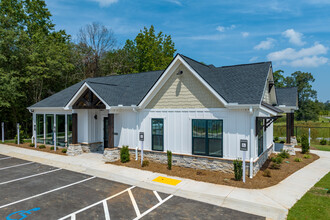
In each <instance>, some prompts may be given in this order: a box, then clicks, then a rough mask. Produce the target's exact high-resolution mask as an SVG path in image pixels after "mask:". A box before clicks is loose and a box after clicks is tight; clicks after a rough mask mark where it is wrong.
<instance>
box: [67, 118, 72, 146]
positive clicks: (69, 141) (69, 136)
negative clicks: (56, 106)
mask: <svg viewBox="0 0 330 220" xmlns="http://www.w3.org/2000/svg"><path fill="white" fill-rule="evenodd" d="M67 117H68V119H67V120H68V121H67V123H68V125H67V126H68V140H67V141H68V143H67V146H69V144H71V143H72V115H67Z"/></svg>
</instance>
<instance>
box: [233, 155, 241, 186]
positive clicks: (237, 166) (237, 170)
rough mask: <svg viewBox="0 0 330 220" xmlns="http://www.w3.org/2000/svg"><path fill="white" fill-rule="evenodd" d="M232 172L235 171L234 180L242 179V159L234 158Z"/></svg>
mask: <svg viewBox="0 0 330 220" xmlns="http://www.w3.org/2000/svg"><path fill="white" fill-rule="evenodd" d="M234 173H235V180H237V181H239V180H241V179H242V175H243V169H242V161H241V160H239V159H237V160H234Z"/></svg>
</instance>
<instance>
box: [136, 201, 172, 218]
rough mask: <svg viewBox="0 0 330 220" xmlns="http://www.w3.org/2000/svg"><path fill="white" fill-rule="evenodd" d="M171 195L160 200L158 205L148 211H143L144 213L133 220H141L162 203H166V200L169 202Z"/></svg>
mask: <svg viewBox="0 0 330 220" xmlns="http://www.w3.org/2000/svg"><path fill="white" fill-rule="evenodd" d="M172 197H173V195H170V196H168V197H166V199H164V200H162V201H161V202H160V203H158V204H157V205H155V206H153V207H151V208H150V209H148V210H147V211H145V212H144V213H142V215H140V216H138V217H136V218H135V219H134V220H138V219H141V218H142V217H143V216H145V215H147V214H149V213H150V212H151V211H153V210H154V209H156V208H157V207H158V206H160V205H161V204H163V203H164V202H166V201H167V200H169V199H170V198H172Z"/></svg>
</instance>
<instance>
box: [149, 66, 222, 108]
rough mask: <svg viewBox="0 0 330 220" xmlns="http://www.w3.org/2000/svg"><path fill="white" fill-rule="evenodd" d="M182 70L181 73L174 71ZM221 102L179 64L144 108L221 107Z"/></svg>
mask: <svg viewBox="0 0 330 220" xmlns="http://www.w3.org/2000/svg"><path fill="white" fill-rule="evenodd" d="M179 71H183V74H181V75H177V74H176V73H177V72H179ZM223 107H224V106H223V104H222V103H221V102H220V101H219V100H218V99H217V98H216V97H215V96H214V95H213V94H212V93H211V92H210V91H208V89H207V88H206V87H205V86H204V85H203V84H202V83H201V82H200V81H199V80H198V79H197V78H196V77H195V76H194V75H193V74H192V73H191V72H190V71H189V70H188V69H187V68H186V67H185V66H184V65H182V64H181V65H179V67H178V68H176V69H175V70H174V71H173V72H172V74H171V76H170V78H169V79H168V80H167V81H166V83H165V84H164V85H163V86H162V88H161V89H160V90H159V91H158V92H157V94H156V95H155V96H154V97H153V99H152V100H151V101H150V103H149V104H148V105H147V107H146V109H182V108H183V109H185V108H187V109H199V108H223Z"/></svg>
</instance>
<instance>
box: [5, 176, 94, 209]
mask: <svg viewBox="0 0 330 220" xmlns="http://www.w3.org/2000/svg"><path fill="white" fill-rule="evenodd" d="M94 178H95V176H92V177H90V178H87V179H84V180H80V181H78V182H75V183H70V184H68V185H65V186H61V187H59V188H56V189H52V190H49V191H46V192H43V193H40V194H37V195H34V196H30V197H27V198H25V199H21V200H18V201H15V202H12V203H8V204H6V205H3V206H0V209H2V208H5V207H7V206H11V205H14V204H17V203H20V202H24V201H26V200H29V199H33V198H36V197H39V196H42V195H45V194H48V193H51V192H55V191H57V190H61V189H64V188H67V187H70V186H73V185H77V184H79V183H83V182H86V181H88V180H91V179H94Z"/></svg>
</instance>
